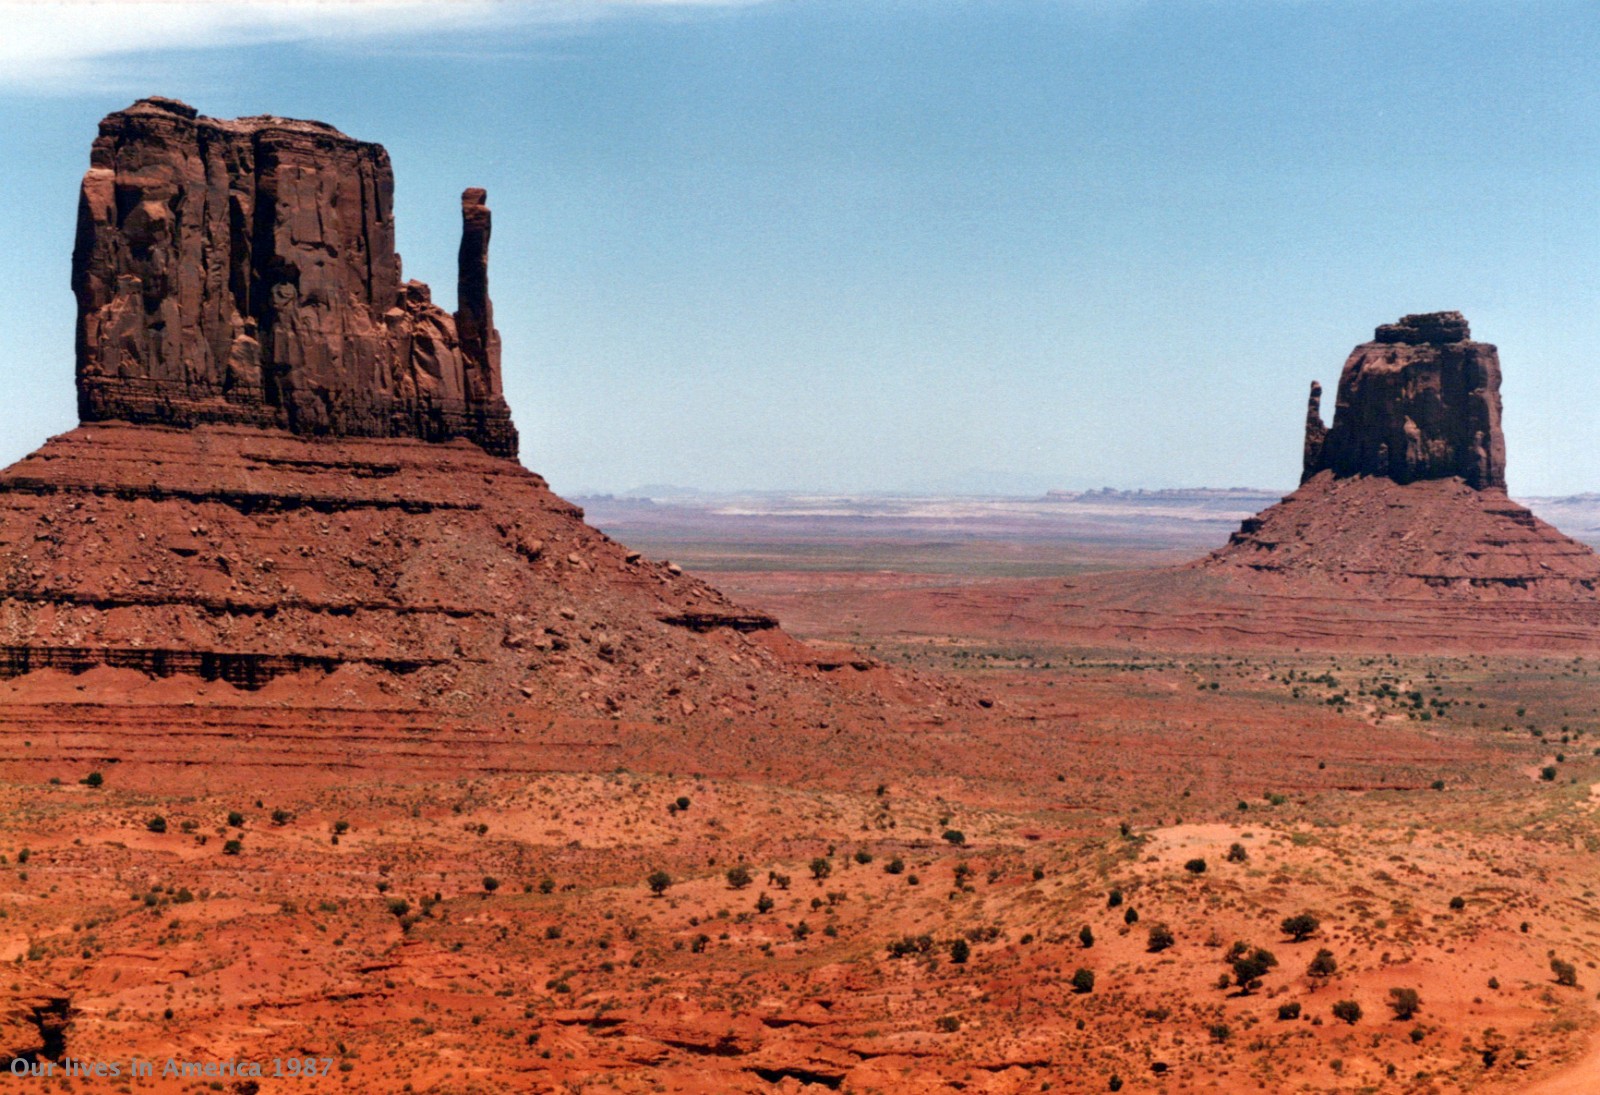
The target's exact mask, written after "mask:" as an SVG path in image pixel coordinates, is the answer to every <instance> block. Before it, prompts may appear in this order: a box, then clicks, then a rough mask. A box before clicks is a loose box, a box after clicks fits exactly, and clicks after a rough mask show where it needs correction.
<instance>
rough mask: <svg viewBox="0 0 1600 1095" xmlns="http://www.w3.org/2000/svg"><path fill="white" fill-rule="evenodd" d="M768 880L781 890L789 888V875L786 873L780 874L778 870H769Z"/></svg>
mask: <svg viewBox="0 0 1600 1095" xmlns="http://www.w3.org/2000/svg"><path fill="white" fill-rule="evenodd" d="M767 881H768V882H770V883H772V884H773V885H774V886H776V887H778V889H780V890H787V889H788V888H789V881H790V880H789V876H788V875H786V874H779V873H778V872H777V871H768V872H767Z"/></svg>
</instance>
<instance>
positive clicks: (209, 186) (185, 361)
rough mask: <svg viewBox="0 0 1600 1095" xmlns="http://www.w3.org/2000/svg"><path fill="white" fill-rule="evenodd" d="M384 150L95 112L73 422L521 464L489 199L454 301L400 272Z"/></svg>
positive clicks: (173, 113) (79, 251) (478, 217)
mask: <svg viewBox="0 0 1600 1095" xmlns="http://www.w3.org/2000/svg"><path fill="white" fill-rule="evenodd" d="M393 196H394V173H393V170H392V169H391V167H390V164H389V156H388V153H386V152H385V151H384V149H383V148H382V147H381V146H380V145H376V144H371V143H368V142H365V141H357V140H354V139H352V138H350V137H347V136H345V135H344V134H343V133H340V132H339V131H338V130H336V129H334V128H333V127H331V126H328V125H324V124H322V123H320V122H306V121H295V120H291V119H287V118H277V117H267V116H263V117H254V118H240V119H237V120H234V121H222V120H219V119H215V118H206V117H202V116H200V115H199V114H198V112H197V111H196V110H195V109H194V108H193V107H190V106H186V105H185V104H183V103H179V102H175V101H173V100H170V99H159V98H152V99H143V100H141V101H139V102H138V103H135V104H134V105H133V106H132V107H129V108H128V109H127V110H123V111H118V112H117V113H115V114H111V115H109V116H108V117H106V119H105V120H104V121H102V122H101V123H100V135H99V137H98V138H97V139H96V140H95V142H94V148H93V152H92V155H91V166H90V168H89V171H88V173H87V174H86V175H85V176H84V179H83V187H82V191H81V194H80V200H79V209H78V235H77V245H76V247H75V248H74V251H73V263H72V286H73V291H74V292H75V294H76V296H77V300H78V335H77V378H78V407H79V416H80V418H81V419H82V420H83V421H85V422H97V421H105V420H111V419H119V420H123V421H128V422H138V423H157V424H163V425H172V426H191V425H197V424H200V423H236V424H242V425H252V426H264V427H274V428H278V429H284V430H289V431H291V432H293V433H299V434H306V435H312V436H347V437H415V438H420V439H423V440H427V441H443V440H450V439H453V438H464V439H466V440H469V441H472V442H475V443H476V444H478V445H479V446H481V447H482V448H483V449H484V450H485V451H487V452H490V453H492V454H495V455H498V456H508V457H514V456H515V455H516V453H517V432H516V429H515V427H514V426H513V425H512V423H511V414H510V410H509V409H508V408H507V406H506V403H505V400H504V398H503V396H502V394H501V383H500V347H499V335H498V334H497V333H496V332H495V330H494V321H493V309H492V306H491V305H490V302H489V293H488V277H487V265H488V246H489V229H490V219H489V210H488V208H487V206H486V205H485V198H484V192H483V191H482V190H478V189H471V190H468V191H467V192H466V193H465V194H464V195H463V197H462V219H463V232H462V243H461V253H460V270H459V289H460V310H459V311H458V312H457V313H456V314H455V316H453V317H452V316H451V315H450V314H449V313H447V312H445V311H444V310H443V309H441V308H440V307H438V306H437V305H436V304H434V303H433V301H432V296H431V293H430V291H429V289H428V287H427V286H426V285H425V284H423V283H422V282H419V281H404V282H403V281H402V280H401V268H400V256H399V255H398V254H397V253H396V252H395V244H394V206H393Z"/></svg>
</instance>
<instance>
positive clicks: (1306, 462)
mask: <svg viewBox="0 0 1600 1095" xmlns="http://www.w3.org/2000/svg"><path fill="white" fill-rule="evenodd" d="M1327 440H1328V427H1326V426H1324V425H1323V424H1322V385H1321V384H1318V383H1317V382H1316V381H1315V380H1313V381H1312V382H1311V398H1310V399H1309V400H1308V401H1307V402H1306V448H1305V457H1304V459H1303V460H1302V462H1301V471H1300V482H1302V483H1304V482H1305V481H1306V480H1307V479H1310V478H1311V477H1312V476H1313V475H1315V474H1316V473H1317V467H1318V465H1319V464H1321V462H1322V446H1323V444H1324V442H1326V441H1327Z"/></svg>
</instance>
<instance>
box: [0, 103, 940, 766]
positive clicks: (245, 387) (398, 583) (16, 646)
mask: <svg viewBox="0 0 1600 1095" xmlns="http://www.w3.org/2000/svg"><path fill="white" fill-rule="evenodd" d="M392 187H393V180H392V174H391V171H390V167H389V159H388V156H387V154H386V153H385V152H384V150H383V149H382V148H381V147H380V146H378V145H376V144H370V143H366V142H362V141H356V140H352V139H351V138H349V137H346V136H344V135H343V134H341V133H339V132H338V131H337V130H334V129H333V128H331V127H329V126H326V125H322V124H321V123H317V122H302V121H290V120H287V119H282V118H274V117H260V118H246V119H241V120H238V121H217V120H214V119H209V118H203V117H200V116H198V115H197V113H196V112H195V111H194V110H193V109H192V108H190V107H187V106H185V105H183V104H181V103H176V102H173V101H171V100H165V99H146V100H142V101H141V102H139V103H137V104H135V105H134V106H133V107H131V108H129V109H128V110H124V111H119V112H117V113H115V114H112V115H110V116H109V117H107V118H106V119H105V121H103V122H102V123H101V126H100V136H99V138H98V139H97V140H96V141H95V142H94V151H93V156H92V166H91V167H90V169H89V172H88V175H87V176H86V177H85V179H84V185H83V197H82V204H81V216H80V221H79V229H78V239H77V247H76V250H75V252H74V261H73V287H74V289H75V291H76V293H77V298H78V304H79V316H78V344H77V351H78V353H77V378H78V394H79V403H80V407H81V410H82V419H83V424H82V425H80V426H79V427H78V428H77V429H74V430H72V431H70V432H69V433H66V434H64V435H62V436H60V437H56V438H53V439H51V440H50V441H48V442H47V443H46V444H45V445H44V446H43V447H42V448H40V449H39V450H37V451H36V452H34V453H32V454H30V455H29V456H27V457H25V458H24V459H23V460H21V461H19V462H18V463H17V464H15V465H13V466H11V467H10V468H7V469H5V470H4V471H3V472H0V734H5V733H7V732H9V733H11V734H13V735H20V736H22V737H26V738H28V739H29V741H30V742H31V743H32V745H31V747H30V748H32V750H33V752H32V754H31V755H32V756H33V757H34V759H36V760H37V759H42V758H43V756H44V755H45V754H47V753H48V754H50V755H52V756H55V757H57V759H63V758H74V757H81V758H100V759H102V760H103V759H105V758H107V757H122V758H125V759H126V758H129V757H135V756H137V757H143V758H145V759H149V758H164V759H165V760H166V761H168V762H171V763H193V762H194V760H195V758H196V757H197V756H201V755H204V754H205V752H206V750H209V749H218V748H220V749H224V750H225V751H226V753H227V755H228V759H229V760H230V761H232V762H234V763H235V764H236V765H240V766H243V767H248V764H250V763H256V764H260V765H266V766H281V765H283V764H326V763H329V762H330V760H331V759H332V758H334V757H343V758H345V759H344V761H343V762H341V763H367V761H368V760H371V758H372V757H374V756H379V755H380V754H382V755H386V756H387V757H388V759H389V761H393V762H394V763H400V764H402V765H404V764H412V765H415V764H422V765H424V766H426V765H438V766H441V767H443V768H444V769H447V770H448V769H451V768H452V766H455V767H459V766H461V765H462V764H466V763H468V762H469V761H470V762H471V763H474V764H478V765H479V766H481V767H488V768H506V767H508V766H509V767H518V766H532V767H541V766H543V767H548V766H549V765H550V764H551V763H552V760H551V755H550V753H549V751H546V752H545V753H544V754H539V753H538V752H537V751H536V750H534V749H533V748H532V746H531V744H530V743H528V742H526V741H523V742H518V743H517V744H516V747H515V748H509V747H508V746H507V743H506V741H504V740H501V739H493V740H487V739H483V738H482V737H481V735H480V730H481V728H482V727H484V726H489V727H491V728H498V729H500V730H506V729H507V728H510V727H516V728H517V732H519V733H520V732H522V730H523V729H525V728H530V727H535V728H542V729H541V730H540V733H542V734H543V735H544V737H545V738H547V739H548V738H550V736H551V735H552V734H554V735H555V736H556V737H559V738H560V739H561V741H562V742H564V743H565V744H564V745H563V747H562V748H561V749H559V750H557V751H556V752H557V753H558V754H559V758H558V760H559V762H561V763H568V764H580V765H593V764H596V763H600V761H599V760H598V759H597V758H599V757H602V756H605V757H607V758H609V760H611V761H615V760H616V759H617V758H618V757H619V756H622V755H623V754H620V753H618V752H616V750H617V748H618V745H617V741H618V733H619V729H618V728H619V726H633V727H643V728H654V727H655V726H657V725H658V724H659V723H660V722H662V721H664V720H665V719H666V718H667V717H668V716H670V718H671V720H672V722H673V723H674V725H677V726H686V727H696V726H704V727H712V726H715V727H720V728H725V727H727V726H728V725H730V724H732V723H738V722H745V723H747V724H750V725H756V726H766V727H770V726H773V725H776V724H778V723H788V722H793V721H797V722H799V723H806V722H807V721H808V720H810V724H811V725H815V724H816V723H817V722H819V721H820V722H822V723H823V724H824V725H826V720H823V719H818V718H816V715H817V713H818V712H823V711H826V710H828V709H830V708H835V707H836V705H837V709H836V711H835V717H837V711H838V710H847V709H853V708H859V712H858V713H859V714H860V715H861V717H862V718H863V719H864V720H867V721H874V720H878V719H881V718H882V717H883V716H882V712H881V711H879V710H878V708H879V706H880V704H879V700H878V698H877V696H876V695H875V693H874V691H873V689H872V688H870V687H865V686H866V685H867V684H868V683H869V681H877V682H879V683H884V682H886V681H887V678H888V674H887V673H886V671H884V670H882V669H881V668H880V667H877V666H875V665H873V664H872V663H869V662H867V661H865V660H863V659H861V658H859V657H856V656H849V655H846V656H842V657H841V656H833V655H825V654H822V653H819V652H818V651H817V650H814V649H812V648H809V647H806V646H803V645H802V644H800V643H798V642H796V641H794V640H792V639H790V638H789V637H787V636H786V635H785V634H784V633H783V632H782V631H781V630H780V629H779V628H778V626H777V622H776V621H775V620H773V619H772V618H770V617H768V616H765V615H763V614H761V613H758V612H752V611H749V610H746V609H743V608H741V607H739V606H738V605H735V604H732V603H731V602H729V601H728V599H727V598H725V597H724V596H722V595H721V594H720V593H718V592H717V591H716V590H714V589H712V588H710V587H709V586H707V585H706V584H705V583H703V582H701V581H699V580H697V579H695V578H693V577H692V576H690V575H687V574H684V573H683V572H682V571H681V570H680V569H679V568H678V567H676V566H674V565H671V564H669V563H665V562H652V561H650V560H647V559H645V558H643V557H642V556H641V555H640V553H638V552H633V551H629V550H628V549H627V548H625V547H623V546H622V545H620V544H617V543H615V542H613V541H612V540H611V539H610V538H609V537H607V536H605V535H604V534H603V533H601V532H599V531H598V530H596V529H593V528H591V527H589V526H588V525H586V524H585V523H584V522H583V519H582V517H583V514H582V511H581V510H579V509H578V508H577V507H576V506H573V505H571V504H570V503H568V502H565V501H563V500H562V499H560V498H558V497H556V496H555V495H554V494H553V493H552V492H551V491H550V489H549V487H548V486H547V484H546V483H545V481H544V480H543V479H542V478H540V477H539V476H538V475H536V474H534V473H533V472H530V471H528V470H526V469H525V468H523V467H522V465H521V464H520V463H518V462H517V461H516V460H515V459H514V457H515V454H516V450H517V434H516V431H515V430H514V429H513V427H512V425H511V418H510V413H509V411H508V410H507V407H506V404H505V401H504V399H503V398H502V396H501V388H500V340H499V336H498V335H497V334H496V332H495V328H494V318H493V312H492V308H491V305H490V302H489V294H488V280H487V259H488V245H489V234H490V221H489V211H488V209H487V207H486V206H485V204H484V192H483V191H482V190H478V189H469V190H467V191H466V193H465V194H464V196H463V199H462V215H463V221H464V227H463V233H462V243H461V251H460V270H459V284H458V301H459V308H458V310H457V312H456V313H455V315H454V316H453V317H452V316H451V315H449V314H447V313H445V312H444V311H442V310H441V309H440V308H438V307H437V306H436V305H434V304H432V303H431V301H430V299H429V293H428V289H427V286H425V285H422V284H421V283H419V282H414V281H413V282H406V283H402V282H401V281H400V262H399V257H398V256H397V255H396V254H395V252H394V221H393V216H392V207H391V194H392ZM844 677H857V678H860V686H857V687H855V688H852V689H848V690H847V691H848V692H849V695H845V694H843V693H841V691H840V685H841V678H844ZM919 694H922V693H919ZM917 702H921V701H920V700H919V701H917ZM452 720H453V721H452ZM330 722H331V723H334V724H336V725H337V728H338V729H337V731H336V732H332V731H331V729H330V727H329V726H328V725H327V724H328V723H330ZM446 723H449V724H451V725H458V724H459V725H466V724H471V725H472V726H474V727H478V728H479V729H473V730H470V731H467V730H462V731H461V733H462V734H464V735H466V736H465V737H460V736H458V737H455V738H452V737H450V736H449V734H444V735H441V734H438V733H435V732H434V731H437V730H438V729H439V727H440V726H442V725H444V724H446ZM307 726H316V727H317V729H315V730H314V731H313V732H309V733H308V732H306V729H305V728H306V727H307ZM241 727H245V728H248V729H241ZM396 728H400V731H403V732H400V731H397V729H396ZM418 735H422V736H420V737H419V736H418ZM475 735H477V736H475ZM740 740H741V741H744V740H746V739H745V738H744V737H743V736H741V737H740ZM247 742H249V743H253V744H246V743H247ZM289 742H293V743H294V744H286V743H289ZM467 742H470V743H471V747H470V748H466V747H464V743H467ZM497 743H498V744H497ZM596 750H598V752H597V751H596ZM608 750H609V752H608ZM385 751H387V753H385ZM13 753H14V755H15V756H17V757H21V756H22V755H23V753H22V751H21V750H15V751H13ZM352 757H357V758H367V759H366V760H351V758H352ZM397 758H398V759H397ZM374 763H380V764H381V763H388V761H384V760H383V759H382V756H379V760H378V761H376V762H374Z"/></svg>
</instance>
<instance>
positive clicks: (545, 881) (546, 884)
mask: <svg viewBox="0 0 1600 1095" xmlns="http://www.w3.org/2000/svg"><path fill="white" fill-rule="evenodd" d="M539 892H540V893H555V892H556V880H555V879H553V878H541V879H540V880H539Z"/></svg>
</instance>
